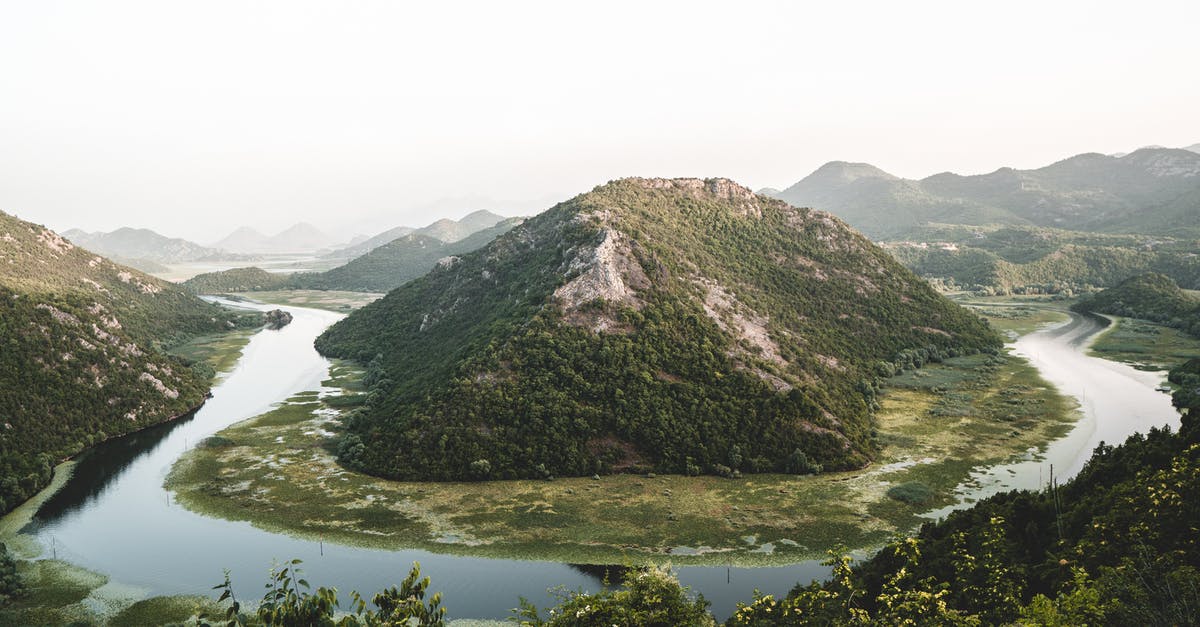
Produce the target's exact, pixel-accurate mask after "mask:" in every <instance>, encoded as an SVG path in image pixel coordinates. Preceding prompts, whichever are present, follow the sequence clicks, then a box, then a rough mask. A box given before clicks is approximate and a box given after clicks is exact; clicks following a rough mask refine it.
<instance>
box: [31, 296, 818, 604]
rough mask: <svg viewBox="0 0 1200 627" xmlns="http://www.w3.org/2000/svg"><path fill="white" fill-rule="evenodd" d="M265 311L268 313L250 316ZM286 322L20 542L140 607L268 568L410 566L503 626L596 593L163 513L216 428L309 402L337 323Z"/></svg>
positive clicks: (305, 315) (354, 585) (365, 571)
mask: <svg viewBox="0 0 1200 627" xmlns="http://www.w3.org/2000/svg"><path fill="white" fill-rule="evenodd" d="M256 307H257V308H260V309H270V308H274V307H261V306H256ZM283 309H285V310H287V311H289V312H290V313H291V314H292V315H293V321H292V323H291V324H289V325H288V326H286V327H284V328H283V329H282V330H279V331H263V332H260V333H258V334H257V335H255V336H254V337H253V338H252V339H251V340H250V343H249V344H248V345H247V346H246V348H245V350H244V355H243V357H242V359H241V360H239V362H238V365H237V366H236V368H235V369H234V370H233V371H232V372H231V373H229V374H228V376H226V377H225V378H224V379H223V380H222V381H221V382H220V383H219V384H218V385H217V386H216V387H215V388H214V389H213V398H212V399H210V400H209V401H208V402H207V403H206V404H205V405H204V406H203V407H202V408H200V410H199V411H197V412H196V413H195V414H194V415H193V416H190V417H185V418H182V419H180V420H178V421H175V422H172V423H170V424H165V425H159V426H157V427H153V428H151V429H147V430H145V431H142V432H139V433H136V434H133V435H130V436H128V437H125V438H120V439H117V440H114V441H111V442H107V443H105V444H102V445H100V446H98V447H96V448H94V449H93V450H91V451H90V452H89V453H87V454H86V455H84V456H83V457H82V458H81V459H80V460H79V462H78V464H77V465H76V467H75V472H74V476H73V477H72V478H71V480H70V481H68V482H67V484H66V486H64V488H63V489H62V490H61V491H59V492H58V493H57V494H55V495H54V496H53V497H51V498H50V499H49V500H47V501H46V502H45V503H44V504H43V505H42V507H41V508H40V509H39V510H38V512H37V513H36V514H35V516H34V518H33V521H32V522H31V523H30V525H29V526H28V527H27V528H26V529H25V532H26V533H29V534H32V535H34V536H35V537H36V538H37V539H38V540H39V541H40V543H41V545H42V546H43V547H44V549H45V552H44V555H43V556H45V557H49V556H50V555H51V554H54V555H57V557H58V558H59V559H64V560H67V561H69V562H71V563H74V564H78V565H80V566H83V567H85V568H89V569H92V570H95V571H98V572H102V573H105V574H107V575H108V576H109V577H110V578H111V579H112V580H113V581H116V582H120V583H121V584H124V585H127V586H133V587H134V588H138V589H140V590H142V591H144V592H145V593H146V594H147V595H160V594H184V593H186V594H197V593H201V594H202V593H205V592H206V591H208V590H209V589H210V588H211V587H212V586H213V585H215V584H217V583H220V581H221V580H222V572H223V570H224V569H229V570H230V572H231V576H232V577H233V581H234V584H235V587H236V592H237V594H238V596H239V598H241V599H243V600H251V599H257V598H259V597H260V596H261V594H262V585H263V583H265V581H266V574H267V571H268V570H269V569H270V567H271V565H272V564H273V563H275V562H283V561H285V560H289V559H292V558H299V559H302V560H304V564H303V565H302V568H303V569H304V571H305V576H306V578H307V579H308V580H309V581H311V582H313V583H314V584H315V585H323V586H332V587H336V588H337V589H338V590H340V591H343V592H347V593H348V592H349V591H350V590H358V591H359V592H362V593H363V594H365V595H369V594H372V593H374V592H375V591H377V590H380V589H382V588H384V587H387V586H392V585H396V584H398V583H399V582H400V581H401V580H402V579H403V578H404V577H405V576H406V575H407V573H408V568H409V566H410V565H411V564H412V562H414V561H419V562H420V563H421V567H422V571H423V572H424V573H425V574H427V575H429V576H430V577H431V578H432V580H433V586H432V588H433V590H434V591H440V592H442V593H443V597H444V605H445V606H446V607H447V608H448V612H449V613H450V614H451V616H452V617H454V618H504V617H506V616H508V615H509V610H510V609H512V608H514V607H516V606H517V600H518V598H519V597H522V596H524V597H526V598H528V599H530V600H531V601H533V602H534V603H536V604H538V605H539V606H543V607H544V606H546V605H549V604H551V603H552V602H553V599H552V598H551V597H550V596H549V594H548V593H547V590H548V589H549V588H552V587H555V586H565V587H566V588H567V589H570V590H576V589H585V590H589V591H594V590H597V589H599V588H600V587H601V581H602V579H601V576H600V575H599V574H596V572H595V569H592V568H587V567H577V566H572V565H569V564H560V563H554V562H537V561H522V560H497V559H485V558H474V557H461V556H453V555H444V554H438V553H430V552H427V551H420V550H403V551H384V550H376V549H362V548H354V547H347V546H340V545H336V544H330V543H325V544H324V546H323V547H322V546H321V545H320V544H319V543H316V542H312V541H309V540H300V539H296V538H292V537H289V536H286V535H280V534H275V533H270V532H266V531H263V530H261V529H256V528H254V527H253V526H251V525H250V524H249V523H246V522H235V521H228V520H221V519H216V518H208V517H204V516H200V515H198V514H195V513H192V512H190V511H188V510H186V509H184V508H183V507H181V506H179V505H177V504H175V503H172V502H171V498H170V494H169V493H168V492H166V491H165V490H164V489H163V487H162V485H163V481H164V479H165V478H166V475H167V472H168V471H169V470H170V468H171V465H172V464H173V463H174V462H175V460H176V459H178V458H179V456H180V455H181V454H182V453H183V452H184V451H186V450H187V449H188V448H189V447H192V446H195V445H196V444H197V443H198V442H200V441H201V440H203V439H204V438H205V437H207V436H209V435H212V434H213V433H216V432H217V431H220V430H221V429H223V428H224V427H226V426H229V425H231V424H234V423H237V422H240V421H242V420H244V419H246V418H250V417H252V416H256V415H258V414H261V413H263V412H264V411H266V410H268V409H269V408H270V407H271V406H272V405H273V404H275V403H276V402H278V401H280V400H282V399H286V398H288V397H289V396H291V395H292V394H294V393H296V392H299V391H303V390H313V389H317V388H318V387H319V386H320V382H321V381H322V380H323V379H325V378H326V376H327V373H328V367H329V363H328V361H327V360H325V359H324V358H322V357H321V356H320V355H318V354H317V352H316V351H315V350H314V349H313V348H312V342H313V339H314V338H315V337H316V336H317V335H319V334H320V332H321V331H322V330H324V329H325V328H326V327H328V326H329V325H330V324H332V323H333V322H335V321H336V320H338V319H339V318H341V317H342V315H341V314H336V313H331V312H325V311H319V310H313V309H306V308H298V307H283ZM676 573H677V575H678V576H679V579H680V581H681V582H683V584H684V585H689V586H692V588H693V589H694V590H696V591H698V592H700V593H702V594H704V596H705V597H706V598H707V599H708V600H710V601H711V602H712V603H713V608H712V609H713V611H714V612H715V613H716V614H717V616H719V617H725V616H728V615H729V614H731V613H732V611H733V609H734V607H735V604H736V602H738V601H749V600H750V599H751V597H752V594H753V591H754V590H755V589H758V590H761V591H763V592H764V593H773V594H776V595H780V594H784V593H786V592H787V591H788V590H789V589H791V587H792V586H793V585H794V584H795V583H796V582H798V581H803V582H805V583H807V582H808V581H810V580H812V579H814V578H824V577H825V576H826V575H827V573H828V568H827V567H825V566H822V565H821V564H819V563H818V562H815V561H813V562H803V563H799V564H795V565H791V566H785V567H779V568H729V569H727V568H724V567H681V568H677V569H676Z"/></svg>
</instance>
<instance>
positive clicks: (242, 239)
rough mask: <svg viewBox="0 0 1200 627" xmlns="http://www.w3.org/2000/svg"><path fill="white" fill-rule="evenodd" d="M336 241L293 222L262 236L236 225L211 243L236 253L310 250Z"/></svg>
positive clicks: (314, 250) (304, 225) (311, 228)
mask: <svg viewBox="0 0 1200 627" xmlns="http://www.w3.org/2000/svg"><path fill="white" fill-rule="evenodd" d="M335 243H336V240H335V239H334V238H333V237H331V236H330V235H328V234H326V233H324V232H322V231H321V230H320V229H318V228H317V227H315V226H313V225H311V224H309V223H307V222H299V223H296V224H294V225H292V226H290V227H288V228H286V229H284V230H283V231H280V232H279V233H276V234H275V235H271V236H267V235H263V234H262V233H260V232H259V231H256V230H254V229H252V228H250V227H246V226H243V227H240V228H238V229H237V230H235V231H234V232H232V233H230V234H229V235H226V236H225V237H224V238H222V239H221V240H220V241H218V242H216V243H214V244H213V247H215V248H221V249H223V250H228V251H231V252H234V253H240V254H260V253H274V254H279V253H312V252H316V251H319V250H321V249H323V248H328V247H329V246H332V245H333V244H335Z"/></svg>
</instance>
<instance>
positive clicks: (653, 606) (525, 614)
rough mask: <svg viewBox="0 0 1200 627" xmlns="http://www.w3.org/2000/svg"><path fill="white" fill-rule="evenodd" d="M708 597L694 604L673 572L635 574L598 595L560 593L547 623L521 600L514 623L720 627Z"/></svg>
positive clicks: (529, 626) (573, 626)
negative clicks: (716, 622) (710, 612)
mask: <svg viewBox="0 0 1200 627" xmlns="http://www.w3.org/2000/svg"><path fill="white" fill-rule="evenodd" d="M707 608H708V602H707V601H705V600H704V597H703V596H701V597H698V598H696V599H695V600H693V599H690V598H689V595H688V591H687V589H686V588H684V587H682V586H680V585H679V580H677V579H676V578H675V577H674V576H672V575H671V574H670V572H669V571H667V570H665V569H659V568H654V567H650V568H642V569H633V570H630V571H629V572H627V573H626V574H625V578H624V580H623V582H622V584H621V587H620V588H619V589H617V590H604V591H601V592H597V593H594V594H588V593H584V592H565V593H560V595H559V603H558V605H556V606H554V607H553V608H551V609H550V610H549V611H548V612H547V613H546V617H544V618H543V617H542V616H541V613H540V612H539V610H538V609H537V607H535V606H534V605H532V604H531V603H529V602H528V601H526V600H525V599H521V605H520V609H518V610H516V611H515V612H516V615H515V616H514V617H513V621H514V622H516V623H517V624H518V625H522V626H525V627H560V626H562V627H568V626H570V627H593V626H594V627H610V626H612V625H617V626H619V627H706V626H709V625H715V622H714V620H713V617H712V615H711V614H709V613H708V609H707Z"/></svg>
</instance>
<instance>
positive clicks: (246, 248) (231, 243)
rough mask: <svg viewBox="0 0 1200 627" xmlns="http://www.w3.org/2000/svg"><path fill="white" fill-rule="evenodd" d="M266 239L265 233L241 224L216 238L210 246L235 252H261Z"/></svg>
mask: <svg viewBox="0 0 1200 627" xmlns="http://www.w3.org/2000/svg"><path fill="white" fill-rule="evenodd" d="M267 239H268V238H267V236H266V235H263V234H262V233H260V232H258V231H256V230H254V229H252V228H250V227H248V226H243V227H239V228H238V229H236V230H235V231H234V232H232V233H230V234H229V235H226V236H225V237H223V238H221V239H220V240H217V241H216V242H214V243H213V245H212V246H213V248H219V249H221V250H228V251H231V252H235V253H242V254H248V253H256V252H261V250H262V248H263V247H265V246H266V242H267Z"/></svg>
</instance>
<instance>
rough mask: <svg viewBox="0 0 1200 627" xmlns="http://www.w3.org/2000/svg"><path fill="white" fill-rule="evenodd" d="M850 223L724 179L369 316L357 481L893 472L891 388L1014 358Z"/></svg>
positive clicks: (549, 218)
mask: <svg viewBox="0 0 1200 627" xmlns="http://www.w3.org/2000/svg"><path fill="white" fill-rule="evenodd" d="M999 344H1000V342H999V339H998V338H997V337H996V336H995V335H994V334H993V333H992V332H991V331H990V330H989V329H988V327H987V326H986V324H984V323H983V322H982V321H981V320H980V319H979V318H977V317H976V316H974V315H973V314H971V313H969V312H967V311H966V310H964V309H961V308H959V307H958V306H956V305H954V304H952V303H951V302H949V301H948V300H946V299H944V298H942V297H941V296H939V295H937V294H936V293H935V292H934V291H933V290H932V289H931V288H930V287H929V286H928V285H926V284H925V283H924V282H923V281H921V280H920V279H919V278H917V277H916V276H915V275H913V274H912V273H911V272H910V271H908V270H906V269H904V268H903V267H902V266H900V265H899V264H898V263H897V262H896V261H895V260H893V259H892V258H891V257H890V256H889V255H888V254H887V253H885V252H884V251H882V250H881V249H879V248H878V247H876V246H875V245H874V244H872V243H871V242H870V241H868V240H867V239H866V238H864V237H863V236H861V235H859V234H857V233H856V232H854V231H853V230H851V229H850V228H849V227H847V226H846V225H845V224H844V223H842V222H841V221H840V220H838V219H836V218H834V217H833V216H831V215H829V214H827V213H824V212H820V211H812V210H808V209H797V208H794V207H791V206H789V205H787V204H786V203H784V202H782V201H778V200H774V199H770V198H767V197H764V196H758V195H755V194H754V193H752V192H751V191H750V190H747V189H745V188H743V187H741V186H738V185H736V184H734V183H732V182H730V181H727V180H724V179H709V180H698V179H672V180H667V179H623V180H619V181H615V182H612V183H609V184H607V185H604V186H602V187H598V188H596V189H595V190H593V191H592V192H590V193H587V194H583V195H581V196H577V197H576V198H574V199H572V200H570V201H568V202H565V203H562V204H559V205H557V206H555V207H553V208H551V209H550V210H548V211H546V212H545V213H543V214H541V215H539V216H537V217H535V218H531V219H529V220H527V221H526V222H525V223H523V224H522V225H520V226H518V227H516V228H514V229H513V230H512V231H510V232H508V233H507V234H505V235H503V236H501V237H499V238H497V239H496V240H495V241H494V242H492V243H491V244H490V245H488V246H487V247H485V248H483V249H481V250H479V251H476V252H474V253H471V254H467V255H463V256H462V257H461V258H458V259H452V260H448V261H447V262H446V263H443V264H440V265H439V266H438V267H437V268H435V269H434V270H433V271H432V272H430V273H429V274H428V275H426V276H424V277H422V278H419V279H417V280H415V281H412V282H410V283H408V284H406V285H404V286H401V287H400V288H398V289H396V290H394V291H392V292H391V293H390V294H388V295H387V296H386V297H384V298H383V299H381V300H379V301H376V302H375V303H373V304H371V305H368V306H366V307H364V308H363V309H361V310H359V311H356V312H355V313H353V314H351V315H350V316H349V317H347V318H346V319H345V320H343V321H341V322H339V323H338V324H336V325H334V326H333V327H331V328H330V329H329V330H328V331H327V332H326V333H325V334H323V335H322V336H321V337H320V338H318V340H317V348H318V350H320V351H321V352H322V353H324V354H326V355H332V356H339V357H350V358H354V359H357V360H360V361H362V362H363V363H367V364H369V365H370V372H369V373H368V382H369V383H370V385H371V387H372V390H373V391H372V394H371V401H370V402H369V403H368V404H367V406H366V407H365V408H364V409H362V410H360V411H358V412H356V413H355V414H354V415H353V416H351V417H350V418H349V419H348V420H347V427H348V429H349V431H350V433H349V435H347V436H346V437H345V438H344V439H343V441H342V444H341V447H340V453H341V457H342V459H343V461H344V462H345V463H347V464H350V465H352V466H355V467H358V468H363V469H366V470H368V471H370V472H374V473H377V474H381V475H385V476H389V477H404V478H429V479H460V478H466V477H517V476H522V477H528V476H547V475H550V474H555V475H579V474H591V473H593V472H608V471H617V470H623V469H659V470H665V471H673V472H693V473H694V472H715V473H723V474H724V473H731V472H733V471H735V470H736V471H743V472H745V471H792V472H807V471H811V470H814V469H815V468H816V467H818V466H819V465H823V466H824V467H825V468H828V469H834V468H847V467H853V466H860V465H862V464H864V463H865V462H867V461H868V460H869V459H870V458H871V456H872V455H873V454H874V453H875V448H874V443H873V442H872V436H871V430H872V420H871V415H870V413H871V407H872V403H873V387H872V385H873V381H874V377H875V376H876V375H877V374H878V373H880V372H890V371H891V369H892V365H891V364H892V363H893V362H896V361H900V362H903V363H905V364H907V365H909V366H911V365H913V364H915V363H920V362H922V361H924V360H926V359H930V358H938V357H940V356H944V355H951V354H956V353H958V352H967V351H976V350H990V349H995V348H998V346H999Z"/></svg>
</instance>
